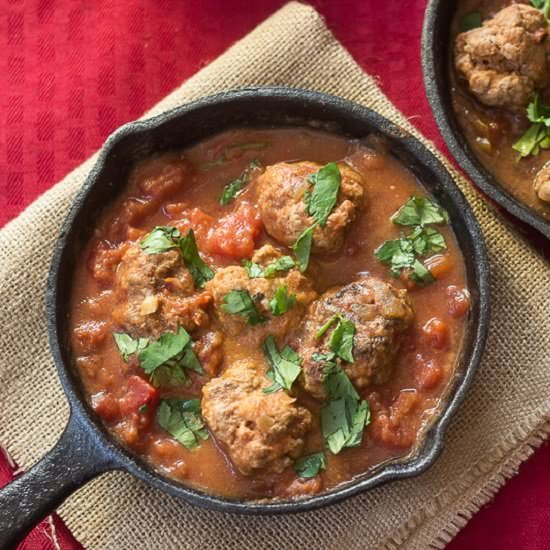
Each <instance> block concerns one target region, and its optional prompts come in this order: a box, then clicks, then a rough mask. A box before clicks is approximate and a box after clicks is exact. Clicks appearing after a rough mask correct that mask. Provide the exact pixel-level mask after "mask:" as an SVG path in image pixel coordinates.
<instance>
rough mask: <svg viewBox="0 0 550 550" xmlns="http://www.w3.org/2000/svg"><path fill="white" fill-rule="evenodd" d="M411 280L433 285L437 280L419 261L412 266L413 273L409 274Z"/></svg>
mask: <svg viewBox="0 0 550 550" xmlns="http://www.w3.org/2000/svg"><path fill="white" fill-rule="evenodd" d="M409 279H412V280H413V281H416V282H417V283H421V284H428V283H433V282H434V280H435V279H434V276H433V275H432V274H431V273H430V270H429V269H426V267H425V266H424V265H423V264H422V263H420V262H419V261H418V260H415V261H414V263H413V265H412V271H411V272H410V273H409Z"/></svg>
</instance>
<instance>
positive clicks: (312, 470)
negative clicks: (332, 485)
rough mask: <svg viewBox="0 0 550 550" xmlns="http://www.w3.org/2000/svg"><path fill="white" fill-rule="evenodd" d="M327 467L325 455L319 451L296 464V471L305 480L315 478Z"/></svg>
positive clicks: (304, 457)
mask: <svg viewBox="0 0 550 550" xmlns="http://www.w3.org/2000/svg"><path fill="white" fill-rule="evenodd" d="M326 467H327V460H326V458H325V453H323V451H319V452H318V453H313V454H311V455H307V456H303V457H302V458H300V459H298V460H297V461H296V463H295V464H294V471H295V472H296V473H297V474H298V476H300V477H301V478H304V479H309V478H312V477H315V476H316V475H318V474H319V472H320V471H321V470H325V469H326Z"/></svg>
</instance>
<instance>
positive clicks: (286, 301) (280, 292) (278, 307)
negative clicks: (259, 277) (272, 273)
mask: <svg viewBox="0 0 550 550" xmlns="http://www.w3.org/2000/svg"><path fill="white" fill-rule="evenodd" d="M295 303H296V295H295V294H289V293H288V289H287V288H286V286H285V285H281V286H279V287H277V289H276V290H275V294H274V295H273V298H272V299H271V300H270V302H269V307H270V308H271V313H273V315H276V316H279V315H283V314H284V313H286V312H287V311H288V310H289V309H290V308H291V307H292V306H293V305H294V304H295Z"/></svg>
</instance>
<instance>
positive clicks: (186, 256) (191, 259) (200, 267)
mask: <svg viewBox="0 0 550 550" xmlns="http://www.w3.org/2000/svg"><path fill="white" fill-rule="evenodd" d="M180 248H181V253H182V255H183V261H184V263H185V266H186V267H187V269H189V271H190V272H191V275H192V277H193V283H194V284H195V286H196V287H197V288H202V287H204V283H206V281H209V280H210V279H212V277H214V272H213V271H212V270H211V269H210V268H209V267H208V266H207V265H206V264H205V263H204V261H203V260H202V258H201V257H200V256H199V251H198V249H197V242H196V241H195V233H194V232H193V230H192V229H190V230H189V231H188V232H187V235H186V236H185V237H184V238H183V239H181V240H180Z"/></svg>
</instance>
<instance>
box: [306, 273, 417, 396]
mask: <svg viewBox="0 0 550 550" xmlns="http://www.w3.org/2000/svg"><path fill="white" fill-rule="evenodd" d="M336 314H340V315H342V316H343V317H344V318H346V319H348V320H350V321H352V322H353V323H354V324H355V329H356V332H355V336H354V346H353V358H354V362H353V363H343V365H342V367H343V368H344V370H345V371H346V373H347V375H348V376H349V377H350V379H351V380H352V382H353V383H354V384H355V386H357V387H358V388H364V387H365V386H368V385H369V384H379V383H383V382H385V381H386V380H387V378H388V376H389V374H390V367H391V365H392V362H393V359H394V358H395V356H396V353H397V351H398V349H399V343H400V342H399V340H400V335H401V334H402V333H403V332H404V331H405V330H406V329H407V328H408V327H409V326H410V325H411V324H412V321H413V309H412V306H411V303H410V301H409V298H408V296H407V291H406V290H397V289H396V288H394V287H393V286H392V285H390V284H389V283H386V282H384V281H382V280H380V279H377V278H376V277H366V278H364V279H360V280H358V281H356V282H353V283H350V284H348V285H346V286H344V287H339V288H333V289H331V290H329V291H327V292H326V293H325V294H323V295H322V296H321V297H320V298H319V299H318V300H316V301H315V302H313V303H312V304H311V306H310V307H309V310H308V313H307V315H306V317H305V319H304V322H303V330H302V332H301V334H300V335H299V336H298V339H297V342H298V343H297V346H298V353H299V355H300V357H302V358H303V361H304V362H303V365H302V367H303V371H302V378H301V382H302V385H303V387H304V388H305V389H306V391H308V392H309V393H311V394H312V395H313V396H314V397H316V398H318V399H324V398H325V397H326V394H325V387H324V378H325V374H324V369H325V365H324V363H323V361H316V360H315V359H314V358H313V354H314V353H321V354H326V353H327V352H329V351H330V348H329V340H330V334H331V333H332V329H329V330H328V331H327V332H326V333H325V334H324V335H323V336H322V337H320V338H317V333H318V331H319V329H320V328H321V327H322V326H323V325H325V323H327V321H328V320H329V319H331V318H332V317H333V316H334V315H336Z"/></svg>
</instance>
